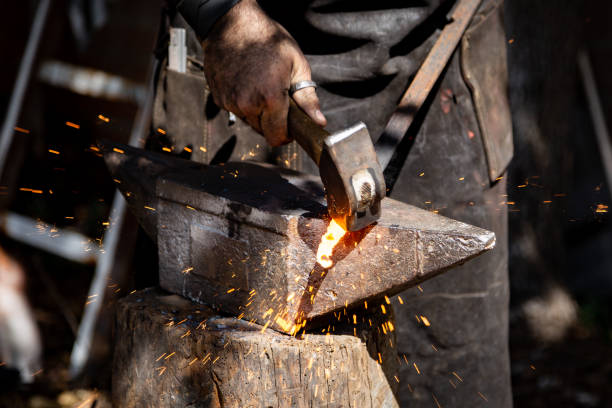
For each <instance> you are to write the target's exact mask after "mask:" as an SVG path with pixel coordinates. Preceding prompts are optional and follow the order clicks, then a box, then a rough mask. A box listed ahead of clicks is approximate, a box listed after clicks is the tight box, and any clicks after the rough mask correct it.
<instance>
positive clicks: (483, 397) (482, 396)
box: [478, 391, 489, 402]
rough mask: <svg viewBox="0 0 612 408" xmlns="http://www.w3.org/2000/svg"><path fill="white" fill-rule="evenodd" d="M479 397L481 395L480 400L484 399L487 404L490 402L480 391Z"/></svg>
mask: <svg viewBox="0 0 612 408" xmlns="http://www.w3.org/2000/svg"><path fill="white" fill-rule="evenodd" d="M478 395H479V396H480V398H482V399H483V400H485V401H487V402H488V401H489V400H488V399H487V397H485V396H484V395H482V393H481V392H480V391H478Z"/></svg>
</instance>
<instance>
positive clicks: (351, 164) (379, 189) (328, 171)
mask: <svg viewBox="0 0 612 408" xmlns="http://www.w3.org/2000/svg"><path fill="white" fill-rule="evenodd" d="M289 135H290V136H291V137H293V138H294V139H295V140H296V141H297V142H298V143H299V144H300V146H302V148H304V150H305V151H306V152H307V153H308V155H309V156H310V157H311V158H312V160H314V162H315V163H316V164H317V165H318V166H319V173H320V175H321V180H322V181H323V185H324V186H325V191H326V193H327V208H328V211H329V215H330V216H331V217H332V218H333V219H334V220H336V222H337V223H338V224H339V225H341V226H342V227H343V228H344V229H345V230H347V231H358V230H360V229H362V228H365V227H367V226H368V225H370V224H372V223H373V222H375V221H376V220H377V219H379V218H380V215H381V207H380V201H381V200H382V199H383V198H384V197H385V195H386V194H385V193H386V187H385V179H384V177H383V173H382V169H381V167H380V164H378V160H377V158H376V152H375V151H374V145H373V144H372V139H371V138H370V134H369V133H368V129H367V128H366V125H365V124H364V123H362V122H359V123H357V124H355V125H353V126H351V127H349V128H348V129H344V130H342V131H339V132H336V133H333V134H330V133H329V132H327V131H326V130H325V129H323V128H321V127H320V126H319V125H317V124H316V123H315V122H314V121H313V120H312V119H310V117H309V116H308V115H306V113H304V112H303V111H302V110H301V109H300V108H299V107H298V106H297V105H296V104H295V102H293V100H292V101H291V103H290V107H289Z"/></svg>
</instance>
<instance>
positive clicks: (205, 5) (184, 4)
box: [168, 0, 240, 39]
mask: <svg viewBox="0 0 612 408" xmlns="http://www.w3.org/2000/svg"><path fill="white" fill-rule="evenodd" d="M239 2H240V0H168V3H169V6H170V7H172V8H174V9H176V10H177V11H178V12H179V13H181V15H182V16H183V18H184V19H185V21H187V23H189V25H190V26H191V28H193V30H194V31H195V32H196V34H197V35H198V37H200V39H204V38H206V36H207V35H208V33H209V31H210V29H211V28H212V26H213V25H214V24H215V23H216V22H217V20H219V19H220V18H221V17H223V16H224V15H225V13H227V12H228V11H230V9H231V8H232V7H234V6H235V5H236V4H238V3H239Z"/></svg>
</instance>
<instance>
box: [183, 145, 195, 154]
mask: <svg viewBox="0 0 612 408" xmlns="http://www.w3.org/2000/svg"><path fill="white" fill-rule="evenodd" d="M183 150H184V151H186V152H187V153H191V152H192V151H193V150H191V149H190V148H188V147H187V146H185V147H183Z"/></svg>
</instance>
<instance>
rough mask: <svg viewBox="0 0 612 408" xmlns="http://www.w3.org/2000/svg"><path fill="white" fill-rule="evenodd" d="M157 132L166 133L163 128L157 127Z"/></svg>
mask: <svg viewBox="0 0 612 408" xmlns="http://www.w3.org/2000/svg"><path fill="white" fill-rule="evenodd" d="M157 132H158V133H160V134H162V135H165V134H166V131H165V130H164V129H162V128H157Z"/></svg>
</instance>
